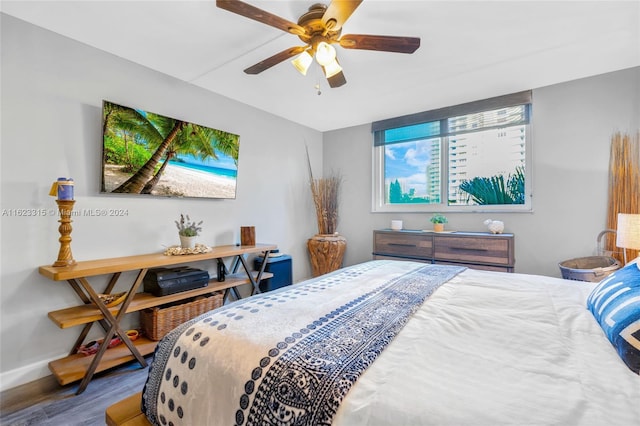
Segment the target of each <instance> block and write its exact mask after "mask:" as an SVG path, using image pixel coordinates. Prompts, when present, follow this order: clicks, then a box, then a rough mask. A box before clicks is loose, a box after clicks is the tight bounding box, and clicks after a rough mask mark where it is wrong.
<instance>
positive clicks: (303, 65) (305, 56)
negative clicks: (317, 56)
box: [291, 50, 313, 75]
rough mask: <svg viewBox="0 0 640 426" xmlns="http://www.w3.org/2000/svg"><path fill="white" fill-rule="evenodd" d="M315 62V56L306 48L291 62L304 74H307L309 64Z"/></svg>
mask: <svg viewBox="0 0 640 426" xmlns="http://www.w3.org/2000/svg"><path fill="white" fill-rule="evenodd" d="M311 62H313V57H312V56H311V55H310V54H309V52H307V51H306V50H305V51H304V52H302V53H301V54H300V55H298V57H297V58H295V59H294V60H293V61H291V63H292V64H293V66H294V67H295V68H296V69H297V70H298V71H299V72H300V74H302V75H307V71H308V70H309V66H310V65H311Z"/></svg>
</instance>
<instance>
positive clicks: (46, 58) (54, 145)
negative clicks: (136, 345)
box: [0, 15, 322, 389]
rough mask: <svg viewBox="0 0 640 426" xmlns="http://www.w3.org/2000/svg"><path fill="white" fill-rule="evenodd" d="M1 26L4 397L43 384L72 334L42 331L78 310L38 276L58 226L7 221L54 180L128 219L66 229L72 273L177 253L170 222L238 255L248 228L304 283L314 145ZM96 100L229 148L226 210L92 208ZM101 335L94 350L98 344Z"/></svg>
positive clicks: (185, 203) (45, 36) (65, 293)
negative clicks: (71, 183)
mask: <svg viewBox="0 0 640 426" xmlns="http://www.w3.org/2000/svg"><path fill="white" fill-rule="evenodd" d="M0 16H1V19H2V21H1V24H2V25H1V26H2V99H1V100H2V125H1V132H2V134H1V136H2V145H1V153H2V155H1V160H0V161H1V167H2V169H1V175H0V176H1V190H2V192H1V203H2V206H1V208H2V210H3V211H4V212H5V214H3V215H2V216H1V219H0V224H1V232H2V235H1V246H0V247H1V250H2V253H1V254H2V260H1V262H2V263H1V266H2V269H1V275H0V280H1V283H2V285H1V286H0V291H1V293H0V340H1V342H2V354H1V357H0V359H1V361H0V372H1V375H0V382H1V384H2V389H5V388H7V387H12V386H14V385H16V384H20V383H24V382H28V381H30V380H33V379H35V378H37V377H41V376H44V375H47V374H49V370H48V368H47V362H48V361H50V360H51V359H55V358H58V357H60V356H64V355H66V354H67V352H68V351H69V349H70V348H71V346H72V344H73V342H74V341H75V339H76V338H77V336H78V334H79V333H80V330H81V327H74V328H72V329H68V330H60V329H59V328H58V327H57V326H55V325H54V324H53V323H52V322H51V321H50V320H49V319H48V318H47V312H49V311H52V310H56V309H62V308H65V307H68V306H73V305H76V304H78V303H79V302H80V301H79V299H78V297H77V296H76V295H75V293H74V292H73V291H72V289H71V287H70V286H69V285H68V284H67V283H66V282H53V281H50V280H48V279H46V278H44V277H42V276H40V275H39V274H38V272H37V268H38V266H40V265H46V264H51V263H52V262H53V261H55V260H56V258H57V255H58V249H59V247H60V246H59V243H58V238H59V237H60V235H59V233H58V222H57V218H56V217H54V216H51V215H45V216H37V217H24V216H20V217H18V216H12V215H11V213H10V212H11V211H12V210H13V209H45V210H48V209H53V208H55V207H56V204H55V198H54V197H50V196H49V195H48V192H49V187H50V185H51V182H53V181H54V180H55V179H56V178H57V177H58V176H71V177H73V178H74V179H75V183H76V187H75V189H76V204H75V208H76V210H78V211H80V210H82V209H102V208H107V209H108V208H114V209H125V210H127V211H128V214H127V215H126V216H125V217H86V216H78V217H75V218H74V222H73V233H72V239H73V241H72V243H71V246H72V251H73V254H74V257H75V259H76V260H90V259H99V258H104V257H117V256H126V255H132V254H141V253H150V252H162V250H163V248H164V247H166V246H169V245H174V244H177V243H178V236H177V230H176V228H175V224H174V220H175V219H177V218H179V215H180V213H182V212H184V213H188V214H190V215H191V216H192V217H193V218H197V219H202V220H204V224H203V228H204V229H203V233H202V236H201V240H200V242H203V243H206V244H209V245H223V244H235V243H236V242H238V241H239V232H240V226H244V225H253V226H255V227H256V239H257V241H258V242H268V243H274V244H277V245H278V246H279V248H280V249H281V251H283V252H284V253H287V254H291V255H292V257H293V268H294V280H296V281H297V280H300V279H302V278H305V277H308V276H310V275H311V272H310V270H311V269H310V266H309V262H308V255H307V251H306V245H305V242H306V237H308V236H311V235H313V234H314V233H315V232H316V224H315V213H314V211H313V203H312V201H311V196H310V194H309V189H308V168H307V157H306V152H305V144H307V145H308V146H309V151H310V157H311V160H312V162H313V166H314V169H315V170H316V174H318V175H319V174H320V173H321V171H322V134H321V133H319V132H317V131H315V130H311V129H309V128H306V127H303V126H300V125H298V124H295V123H292V122H289V121H285V120H283V119H280V118H278V117H276V116H273V115H271V114H268V113H266V112H263V111H259V110H256V109H254V108H250V107H248V106H246V105H244V104H240V103H238V102H235V101H231V100H229V99H227V98H224V97H221V96H217V95H214V94H211V93H208V92H205V91H204V90H201V89H199V88H197V87H195V86H192V85H189V84H186V83H183V82H180V81H178V80H175V79H173V78H170V77H168V76H166V75H163V74H160V73H157V72H154V71H152V70H149V69H147V68H144V67H141V66H139V65H136V64H134V63H131V62H127V61H124V60H122V59H120V58H117V57H115V56H112V55H110V54H106V53H104V52H102V51H99V50H96V49H93V48H90V47H88V46H86V45H83V44H80V43H77V42H74V41H71V40H69V39H66V38H64V37H60V36H58V35H56V34H54V33H51V32H48V31H45V30H43V29H41V28H38V27H35V26H32V25H29V24H26V23H24V22H22V21H19V20H16V19H15V18H12V17H9V16H7V15H0ZM103 99H108V100H110V101H113V102H116V103H120V104H123V105H127V106H132V107H139V108H143V109H146V110H148V111H153V112H156V113H159V114H163V115H166V116H169V117H174V118H183V119H185V120H189V121H193V122H196V123H199V124H203V125H207V126H211V127H215V128H219V129H223V130H226V131H229V132H233V133H237V134H239V135H240V158H239V172H238V193H237V199H236V200H205V199H166V198H152V199H140V198H134V197H132V196H116V195H102V196H101V195H100V194H99V188H100V173H101V155H102V136H101V121H102V112H101V103H102V100H103ZM200 266H202V265H200ZM205 266H208V265H205ZM210 269H211V270H212V272H215V268H210ZM131 278H132V277H131V276H123V277H122V278H121V279H120V282H119V283H120V284H119V286H118V287H117V288H116V289H117V290H121V289H126V288H127V287H126V284H127V283H130V282H131V281H130V280H131ZM103 286H104V284H103V283H102V282H99V283H98V284H97V285H96V288H97V289H101V288H104V287H103ZM98 328H99V327H97V326H96V327H94V329H93V330H92V333H95V334H92V336H93V337H98V336H100V337H101V335H100V334H99V330H98Z"/></svg>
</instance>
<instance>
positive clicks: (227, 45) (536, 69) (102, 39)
mask: <svg viewBox="0 0 640 426" xmlns="http://www.w3.org/2000/svg"><path fill="white" fill-rule="evenodd" d="M327 1H328V0H327ZM247 2H248V3H250V4H252V5H254V6H256V7H259V8H261V9H263V10H266V11H268V12H271V13H273V14H276V15H279V16H281V17H283V18H285V19H287V20H290V21H293V22H297V20H298V17H299V16H300V15H301V14H302V13H304V12H306V10H307V9H308V8H309V6H310V5H312V4H313V3H317V2H318V1H314V0H308V1H283V0H281V1H256V0H247ZM0 10H1V11H2V12H4V13H7V14H9V15H12V16H14V17H17V18H20V19H22V20H25V21H27V22H30V23H33V24H35V25H38V26H41V27H43V28H46V29H49V30H51V31H54V32H56V33H59V34H62V35H64V36H67V37H70V38H72V39H75V40H78V41H80V42H83V43H86V44H88V45H91V46H94V47H96V48H98V49H101V50H104V51H106V52H110V53H112V54H114V55H116V56H119V57H122V58H125V59H128V60H130V61H132V62H135V63H138V64H141V65H144V66H146V67H149V68H152V69H155V70H157V71H160V72H162V73H165V74H168V75H171V76H173V77H176V78H178V79H180V80H184V81H186V82H189V83H191V84H194V85H196V86H200V87H202V88H205V89H207V90H210V91H212V92H215V93H219V94H221V95H224V96H226V97H229V98H232V99H236V100H238V101H240V102H243V103H245V104H248V105H252V106H254V107H256V108H259V109H262V110H265V111H268V112H271V113H273V114H276V115H278V116H281V117H284V118H286V119H289V120H292V121H294V122H298V123H300V124H303V125H305V126H308V127H311V128H313V129H317V130H319V131H328V130H333V129H338V128H343V127H349V126H353V125H359V124H363V123H370V122H372V121H375V120H380V119H385V118H390V117H395V116H399V115H405V114H410V113H414V112H419V111H425V110H429V109H433V108H439V107H443V106H449V105H454V104H458V103H462V102H467V101H472V100H477V99H483V98H488V97H493V96H497V95H502V94H507V93H512V92H516V91H520V90H526V89H532V88H537V87H542V86H547V85H550V84H555V83H560V82H564V81H568V80H573V79H577V78H582V77H588V76H592V75H597V74H601V73H605V72H609V71H614V70H618V69H624V68H629V67H633V66H639V65H640V30H639V27H640V1H638V0H635V1H515V0H514V1H451V0H449V1H417V0H415V1H391V0H387V1H383V0H364V2H363V3H362V4H361V5H360V6H359V8H358V9H357V10H356V11H355V12H354V14H353V15H352V16H351V18H350V19H349V20H348V21H347V22H346V24H345V25H344V27H343V32H342V33H343V34H352V33H355V34H379V35H401V36H413V37H420V38H421V46H420V48H419V49H418V50H417V51H416V52H415V53H414V54H412V55H406V54H399V53H386V52H372V51H364V50H346V49H343V48H341V47H339V46H338V47H337V50H338V58H339V60H340V64H341V65H342V67H343V69H344V74H345V76H346V79H347V84H346V85H344V86H342V87H339V88H335V89H331V88H329V87H328V85H327V83H326V80H325V79H324V78H322V72H321V70H320V69H319V67H318V66H317V65H315V66H312V68H311V69H310V70H309V73H308V74H307V76H306V77H304V76H302V75H300V74H299V73H298V72H297V71H296V70H295V69H294V68H293V66H291V65H290V64H289V61H285V62H283V63H281V64H279V65H276V66H274V67H273V68H270V69H268V70H266V71H264V72H263V73H261V74H258V75H247V74H245V73H244V72H243V70H244V69H245V68H247V67H249V66H251V65H253V64H255V63H257V62H259V61H261V60H263V59H266V58H267V57H270V56H272V55H274V54H275V53H278V52H280V51H281V50H284V49H286V48H288V47H293V46H299V45H301V44H302V43H301V42H300V40H299V39H298V38H297V37H296V36H294V35H291V34H288V33H285V32H283V31H280V30H278V29H275V28H273V27H270V26H267V25H264V24H261V23H259V22H256V21H252V20H250V19H247V18H244V17H242V16H238V15H235V14H233V13H230V12H228V11H225V10H222V9H219V8H217V7H216V4H215V0H207V1H122V0H121V1H114V0H112V1H95V0H82V1H30V0H21V1H4V0H3V1H2V2H1V3H0ZM318 82H319V83H320V91H321V92H322V94H321V95H318V94H317V93H316V89H315V88H314V86H315V85H316V84H317V83H318Z"/></svg>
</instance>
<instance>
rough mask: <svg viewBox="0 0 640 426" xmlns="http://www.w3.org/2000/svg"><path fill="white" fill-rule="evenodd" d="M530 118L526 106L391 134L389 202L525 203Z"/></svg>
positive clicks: (387, 146) (386, 176) (386, 164)
mask: <svg viewBox="0 0 640 426" xmlns="http://www.w3.org/2000/svg"><path fill="white" fill-rule="evenodd" d="M527 118H528V117H527V111H526V105H520V106H516V107H506V108H500V109H495V110H491V111H485V112H480V113H474V114H467V115H462V116H458V117H451V118H447V119H443V120H439V121H434V122H430V123H421V124H419V125H412V126H406V127H401V128H395V129H387V130H385V131H384V132H385V133H384V137H385V142H386V143H385V144H384V145H383V146H382V147H380V148H384V162H383V169H384V170H383V176H384V186H385V189H384V193H385V203H387V204H395V205H402V204H427V205H433V204H446V205H448V206H468V205H489V204H493V205H495V204H524V203H525V186H524V184H525V182H524V178H525V174H524V171H525V159H526V130H527V125H526V121H527ZM523 123H524V124H523ZM440 129H446V130H445V131H440ZM434 135H437V137H433V136H434Z"/></svg>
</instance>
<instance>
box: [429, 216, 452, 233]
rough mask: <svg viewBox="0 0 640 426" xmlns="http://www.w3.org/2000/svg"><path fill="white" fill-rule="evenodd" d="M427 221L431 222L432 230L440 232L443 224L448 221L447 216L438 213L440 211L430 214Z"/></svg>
mask: <svg viewBox="0 0 640 426" xmlns="http://www.w3.org/2000/svg"><path fill="white" fill-rule="evenodd" d="M429 222H431V223H433V230H434V231H436V232H442V231H444V224H445V223H447V222H448V220H447V217H446V216H444V215H442V214H440V213H436V214H434V215H433V216H431V219H429Z"/></svg>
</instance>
